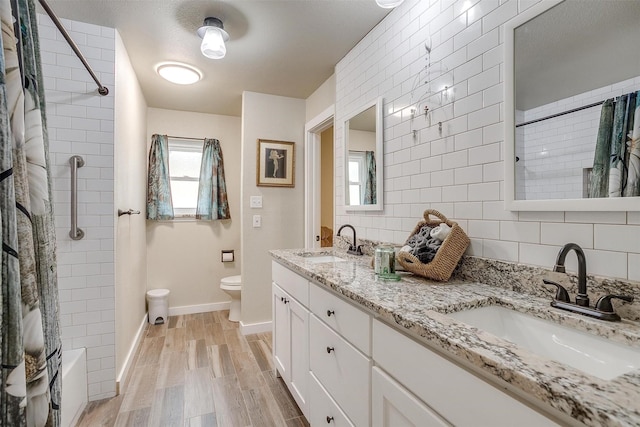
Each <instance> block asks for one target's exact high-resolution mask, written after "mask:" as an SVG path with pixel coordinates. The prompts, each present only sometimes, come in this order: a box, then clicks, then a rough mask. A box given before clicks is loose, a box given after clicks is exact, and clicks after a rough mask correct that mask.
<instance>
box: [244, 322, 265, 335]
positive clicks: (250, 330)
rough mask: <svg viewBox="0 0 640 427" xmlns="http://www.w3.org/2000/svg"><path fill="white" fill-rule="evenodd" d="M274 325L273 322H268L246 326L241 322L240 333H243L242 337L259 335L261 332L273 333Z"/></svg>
mask: <svg viewBox="0 0 640 427" xmlns="http://www.w3.org/2000/svg"><path fill="white" fill-rule="evenodd" d="M272 323H273V322H271V321H268V322H260V323H249V324H246V323H244V322H243V321H242V320H241V321H240V333H242V335H251V334H259V333H261V332H271V329H272Z"/></svg>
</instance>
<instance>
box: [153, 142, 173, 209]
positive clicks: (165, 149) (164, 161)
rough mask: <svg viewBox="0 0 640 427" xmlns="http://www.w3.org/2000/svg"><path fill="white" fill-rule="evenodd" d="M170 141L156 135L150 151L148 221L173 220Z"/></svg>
mask: <svg viewBox="0 0 640 427" xmlns="http://www.w3.org/2000/svg"><path fill="white" fill-rule="evenodd" d="M168 141H169V139H168V138H167V136H166V135H158V134H154V135H153V136H152V137H151V149H150V150H149V175H148V178H147V219H152V220H165V219H173V217H174V216H173V203H172V201H171V182H170V180H169V142H168Z"/></svg>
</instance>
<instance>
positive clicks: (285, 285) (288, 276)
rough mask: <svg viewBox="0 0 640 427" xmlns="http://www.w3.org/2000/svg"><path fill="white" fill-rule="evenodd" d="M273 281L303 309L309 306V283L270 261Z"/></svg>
mask: <svg viewBox="0 0 640 427" xmlns="http://www.w3.org/2000/svg"><path fill="white" fill-rule="evenodd" d="M271 277H272V279H273V281H274V282H275V283H276V284H277V285H278V286H280V287H281V288H282V289H284V290H285V291H287V293H288V294H289V295H291V296H292V297H294V298H295V299H297V300H298V301H299V302H300V304H302V305H304V306H305V307H308V306H309V281H308V280H307V279H305V278H304V277H302V276H300V275H299V274H296V273H294V272H293V271H291V270H289V269H288V268H287V267H284V266H282V265H280V264H278V263H277V262H275V261H271Z"/></svg>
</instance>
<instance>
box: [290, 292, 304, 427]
mask: <svg viewBox="0 0 640 427" xmlns="http://www.w3.org/2000/svg"><path fill="white" fill-rule="evenodd" d="M286 305H287V306H288V313H287V314H288V316H289V319H288V320H289V335H290V337H291V343H290V351H291V353H290V354H291V356H290V362H291V364H290V368H289V377H290V380H289V390H290V391H291V394H292V395H293V398H294V399H295V400H296V403H297V404H298V406H299V407H300V409H301V410H302V413H303V414H304V415H305V416H306V417H307V418H308V386H309V311H308V310H307V309H306V308H304V307H303V306H302V305H300V304H299V303H298V302H297V301H296V300H294V299H293V298H289V302H288V303H287V304H286Z"/></svg>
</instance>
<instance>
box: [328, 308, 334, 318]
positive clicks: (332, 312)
mask: <svg viewBox="0 0 640 427" xmlns="http://www.w3.org/2000/svg"><path fill="white" fill-rule="evenodd" d="M332 314H336V312H335V311H333V310H327V316H329V317H331V315H332Z"/></svg>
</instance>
